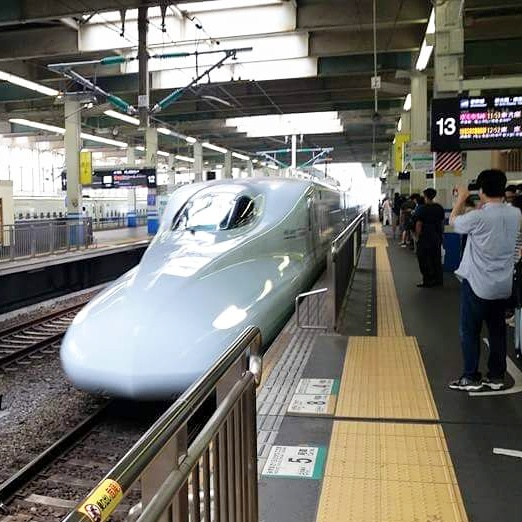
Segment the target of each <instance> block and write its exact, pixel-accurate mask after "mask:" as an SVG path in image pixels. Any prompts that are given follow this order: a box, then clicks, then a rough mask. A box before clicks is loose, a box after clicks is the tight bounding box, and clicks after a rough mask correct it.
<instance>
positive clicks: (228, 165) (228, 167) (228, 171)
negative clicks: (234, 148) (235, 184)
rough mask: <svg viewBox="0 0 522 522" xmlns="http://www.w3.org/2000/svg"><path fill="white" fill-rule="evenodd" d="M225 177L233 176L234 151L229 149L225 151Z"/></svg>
mask: <svg viewBox="0 0 522 522" xmlns="http://www.w3.org/2000/svg"><path fill="white" fill-rule="evenodd" d="M223 178H224V179H231V178H232V152H231V151H229V150H227V152H225V165H224V166H223Z"/></svg>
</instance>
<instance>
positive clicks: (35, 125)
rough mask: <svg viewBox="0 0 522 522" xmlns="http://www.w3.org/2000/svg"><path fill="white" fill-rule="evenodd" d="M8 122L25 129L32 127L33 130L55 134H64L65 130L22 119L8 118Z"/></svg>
mask: <svg viewBox="0 0 522 522" xmlns="http://www.w3.org/2000/svg"><path fill="white" fill-rule="evenodd" d="M9 122H10V123H17V124H18V125H25V126H26V127H32V128H33V129H40V130H45V131H49V132H55V133H56V134H65V129H64V128H63V127H56V126H55V125H47V123H38V122H37V121H31V120H25V119H23V118H10V119H9Z"/></svg>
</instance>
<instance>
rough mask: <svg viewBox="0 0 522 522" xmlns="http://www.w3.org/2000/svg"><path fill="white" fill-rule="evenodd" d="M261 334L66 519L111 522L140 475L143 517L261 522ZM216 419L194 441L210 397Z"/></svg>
mask: <svg viewBox="0 0 522 522" xmlns="http://www.w3.org/2000/svg"><path fill="white" fill-rule="evenodd" d="M260 346H261V334H260V331H259V329H258V328H255V327H249V328H247V329H246V330H245V331H244V332H243V333H242V334H241V335H240V336H239V337H238V338H237V339H236V340H235V341H234V343H233V344H232V345H231V346H230V347H229V348H228V349H227V350H226V352H224V353H223V355H221V357H220V358H219V359H218V360H217V361H216V362H215V364H214V365H213V366H212V367H211V368H210V369H209V370H208V371H207V372H206V373H205V374H204V375H203V376H202V377H201V378H199V379H198V380H197V381H196V382H195V383H194V384H193V385H192V386H190V387H189V388H188V389H187V390H186V391H185V392H184V393H183V394H182V395H181V396H180V397H179V399H178V400H177V401H176V402H175V403H174V404H173V405H172V406H171V407H170V408H169V409H168V410H167V411H166V412H165V413H164V414H163V415H162V416H161V417H160V418H159V419H158V420H157V421H156V422H155V423H154V425H153V426H152V427H151V428H150V429H149V430H148V431H147V433H145V435H143V436H142V437H141V439H140V440H139V441H138V442H137V443H136V444H135V445H134V447H133V448H131V450H130V451H129V452H128V453H127V454H126V455H125V456H124V457H123V459H122V460H120V462H118V463H117V464H116V465H115V466H114V468H113V469H112V470H111V471H110V472H109V473H108V474H107V475H106V476H105V478H104V479H103V480H102V481H100V482H99V483H98V485H97V486H96V487H95V488H94V489H93V490H92V491H91V493H90V494H89V495H88V496H87V497H86V498H85V499H84V500H83V501H82V502H80V504H79V505H78V507H77V509H76V510H75V511H73V512H72V513H70V514H69V515H68V516H67V517H66V518H65V519H64V522H105V521H106V520H107V519H108V518H109V517H110V515H111V513H112V512H113V511H114V510H115V509H116V507H117V506H118V505H119V503H120V502H121V500H122V498H123V496H124V495H125V494H126V493H127V492H128V491H129V490H130V488H131V487H132V485H133V484H134V483H135V482H136V481H137V480H138V479H139V480H140V485H141V503H140V505H138V506H135V507H134V508H133V509H132V510H131V511H133V513H131V514H130V518H135V516H134V515H135V514H136V513H135V512H138V513H139V512H141V514H140V515H139V518H138V522H156V521H161V522H170V521H176V522H188V521H189V520H190V522H196V521H205V522H211V521H212V522H257V520H258V491H257V426H256V386H257V385H258V384H259V382H260V380H261V373H262V361H261V358H260V356H259V355H258V353H259V352H258V350H259V348H260ZM214 396H215V398H216V403H217V407H216V409H215V411H214V413H213V415H212V417H211V418H210V419H209V420H208V421H207V422H206V423H205V425H204V426H203V427H202V428H201V429H200V430H199V432H198V433H197V435H196V437H195V438H194V440H193V441H192V442H191V443H190V445H187V434H188V429H187V425H188V423H189V422H194V421H196V420H198V418H199V416H198V412H199V411H200V408H201V407H202V406H203V404H204V403H205V401H206V400H207V399H208V398H209V397H214Z"/></svg>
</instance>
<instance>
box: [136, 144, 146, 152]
mask: <svg viewBox="0 0 522 522" xmlns="http://www.w3.org/2000/svg"><path fill="white" fill-rule="evenodd" d="M134 148H135V149H136V150H139V151H140V152H145V147H144V146H143V145H138V146H137V147H134Z"/></svg>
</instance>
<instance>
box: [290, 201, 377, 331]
mask: <svg viewBox="0 0 522 522" xmlns="http://www.w3.org/2000/svg"><path fill="white" fill-rule="evenodd" d="M369 212H370V211H369V210H368V209H364V210H362V211H361V212H359V213H358V214H357V216H356V217H355V218H354V219H353V220H352V221H351V222H350V224H349V225H348V226H347V227H346V228H345V229H344V230H343V231H342V232H341V233H340V234H339V235H338V236H337V237H336V238H335V239H334V240H333V241H332V244H331V248H330V252H329V253H328V258H327V280H328V282H329V283H330V284H329V286H328V288H320V289H318V290H312V291H311V292H304V293H302V294H299V295H298V296H297V297H296V299H295V314H296V325H297V327H298V328H302V329H304V330H324V331H328V330H330V329H333V330H336V331H337V329H338V325H339V315H340V313H341V308H342V305H343V301H344V298H345V297H346V294H347V292H348V290H349V289H350V287H351V285H352V282H353V277H354V275H355V270H356V268H357V264H358V263H359V256H360V254H361V248H362V235H363V233H364V232H366V231H367V228H368V222H369V215H370V214H369ZM322 312H324V313H322ZM325 315H326V318H325Z"/></svg>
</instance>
